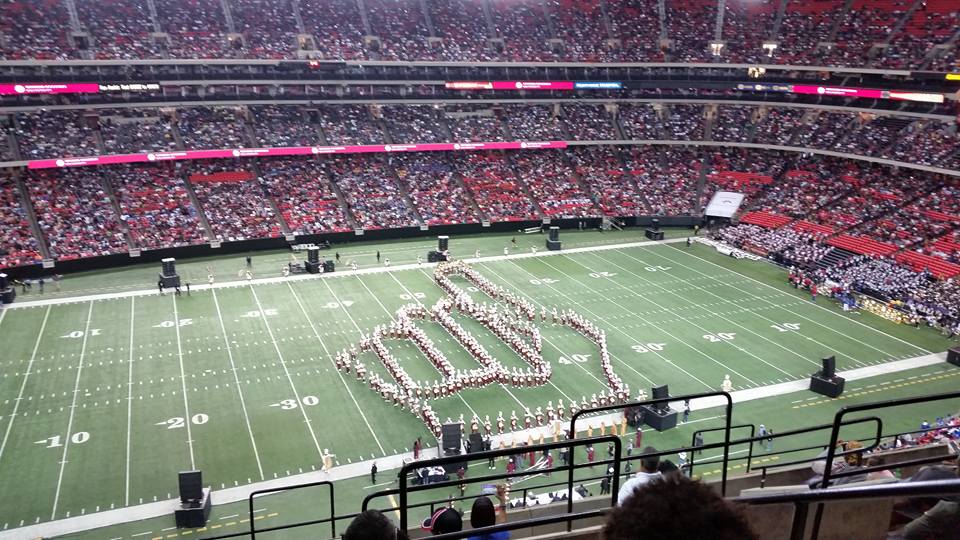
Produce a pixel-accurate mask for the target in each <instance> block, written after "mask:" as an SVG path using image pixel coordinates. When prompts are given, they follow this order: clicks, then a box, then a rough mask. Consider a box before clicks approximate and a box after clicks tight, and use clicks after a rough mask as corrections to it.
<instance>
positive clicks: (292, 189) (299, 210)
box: [260, 158, 352, 234]
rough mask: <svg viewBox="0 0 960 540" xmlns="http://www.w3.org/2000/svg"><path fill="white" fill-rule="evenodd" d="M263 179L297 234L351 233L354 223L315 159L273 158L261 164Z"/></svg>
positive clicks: (285, 218)
mask: <svg viewBox="0 0 960 540" xmlns="http://www.w3.org/2000/svg"><path fill="white" fill-rule="evenodd" d="M260 174H261V176H260V180H261V182H263V185H264V187H265V188H266V190H267V193H268V194H269V195H270V196H271V197H273V200H274V201H275V202H276V204H277V208H278V209H279V210H280V214H281V215H282V216H283V220H284V221H285V222H286V223H287V226H288V227H290V230H291V231H292V232H293V233H294V234H322V233H329V232H343V231H349V230H351V228H352V227H351V226H350V221H349V220H348V219H347V216H346V215H345V214H344V211H343V207H342V206H341V205H340V201H339V200H338V199H337V194H336V193H335V192H334V191H333V187H332V186H331V185H330V181H329V179H327V178H326V177H325V176H324V173H323V171H322V170H321V168H320V165H319V164H318V163H317V162H316V161H315V160H312V159H311V160H304V159H298V158H271V159H264V160H262V161H261V162H260Z"/></svg>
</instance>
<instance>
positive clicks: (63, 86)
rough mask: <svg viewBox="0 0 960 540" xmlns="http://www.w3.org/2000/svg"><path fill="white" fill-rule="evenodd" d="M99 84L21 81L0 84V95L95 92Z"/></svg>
mask: <svg viewBox="0 0 960 540" xmlns="http://www.w3.org/2000/svg"><path fill="white" fill-rule="evenodd" d="M98 92H100V85H99V84H96V83H49V84H47V83H22V84H0V95H11V94H23V95H26V94H96V93H98Z"/></svg>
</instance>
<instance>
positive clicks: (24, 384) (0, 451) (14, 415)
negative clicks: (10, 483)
mask: <svg viewBox="0 0 960 540" xmlns="http://www.w3.org/2000/svg"><path fill="white" fill-rule="evenodd" d="M51 309H52V307H51V306H47V311H46V312H45V313H44V314H43V322H42V323H41V324H40V332H39V333H38V334H37V341H36V342H35V343H34V344H33V352H32V353H30V361H29V362H28V363H27V371H26V372H24V374H23V382H21V383H20V393H19V394H17V399H16V401H14V402H13V412H12V413H11V414H10V423H9V424H7V432H6V433H5V434H4V435H3V443H0V461H2V460H3V451H4V450H5V449H6V448H7V439H9V438H10V430H11V429H12V428H13V421H14V420H16V419H17V411H18V410H19V409H20V402H21V401H23V391H24V389H26V387H27V379H28V378H29V377H30V369H31V368H33V361H34V359H36V357H37V348H39V347H40V338H42V337H43V330H44V329H45V328H46V327H47V318H48V317H50V310H51ZM2 313H3V314H4V315H5V314H6V313H7V312H6V311H3V312H2ZM2 322H3V319H0V323H2Z"/></svg>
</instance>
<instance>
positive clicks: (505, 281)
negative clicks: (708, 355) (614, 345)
mask: <svg viewBox="0 0 960 540" xmlns="http://www.w3.org/2000/svg"><path fill="white" fill-rule="evenodd" d="M483 268H484V269H486V271H487V272H489V273H491V274H493V275H494V276H496V277H497V279H499V280H500V281H501V282H503V284H504V285H506V286H507V287H510V288H511V289H514V290H515V291H517V293H518V294H520V296H523V297H524V298H526V299H527V300H529V301H530V302H533V303H534V304H536V305H538V306H540V307H541V308H545V307H547V306H546V304H543V303H541V302H540V301H539V300H538V299H536V298H534V297H532V296H530V295H528V294H527V293H526V292H525V291H523V290H522V289H520V287H517V286H516V285H514V284H513V283H511V282H510V281H509V280H507V279H504V278H503V276H501V275H500V274H498V273H497V272H496V271H494V270H493V269H492V268H490V267H489V266H487V265H486V264H483ZM568 299H569V297H568ZM543 341H544V342H545V343H547V344H548V345H550V346H551V347H553V348H554V349H556V350H557V352H559V353H560V354H561V355H563V356H567V357H569V356H570V355H569V354H567V353H566V352H565V351H563V350H562V349H561V348H560V347H558V346H557V345H556V344H555V343H554V342H553V341H552V340H550V339H548V338H546V337H545V338H543ZM610 358H613V359H614V360H617V361H618V362H620V363H621V364H623V365H624V366H625V367H626V368H627V369H629V370H630V371H632V372H634V373H636V374H637V375H639V376H640V377H642V378H644V379H646V380H647V382H649V383H650V384H651V385H652V386H657V385H656V383H654V382H653V381H652V380H651V379H650V378H649V377H647V376H646V375H644V374H643V373H641V372H639V371H637V370H636V369H634V368H633V366H631V365H630V364H628V363H627V362H625V361H624V360H622V359H621V358H620V357H619V356H617V355H615V354H613V353H610ZM661 358H662V357H661ZM667 362H668V363H669V362H670V361H669V360H667ZM574 363H575V364H576V365H577V367H579V368H580V369H581V370H582V371H583V372H584V373H586V374H587V375H589V376H590V377H593V379H594V380H596V381H597V382H599V383H600V384H601V385H604V386H606V385H607V382H606V381H603V380H601V379H600V378H599V377H597V376H596V375H594V374H593V373H591V372H590V371H589V370H587V368H585V367H583V366H581V365H580V364H579V363H577V362H574ZM564 395H566V394H564Z"/></svg>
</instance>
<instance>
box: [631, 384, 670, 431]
mask: <svg viewBox="0 0 960 540" xmlns="http://www.w3.org/2000/svg"><path fill="white" fill-rule="evenodd" d="M651 395H652V396H653V399H655V400H656V399H667V398H669V397H670V390H669V388H668V387H667V385H665V384H664V385H662V386H654V387H653V388H652V389H651ZM640 408H641V409H643V422H644V423H645V424H647V425H648V426H650V427H652V428H653V429H655V430H657V431H666V430H668V429H671V428H675V427H677V411H675V410H673V409H671V408H670V406H669V405H667V403H666V402H664V403H657V404H656V405H642V406H641V407H640Z"/></svg>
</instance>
